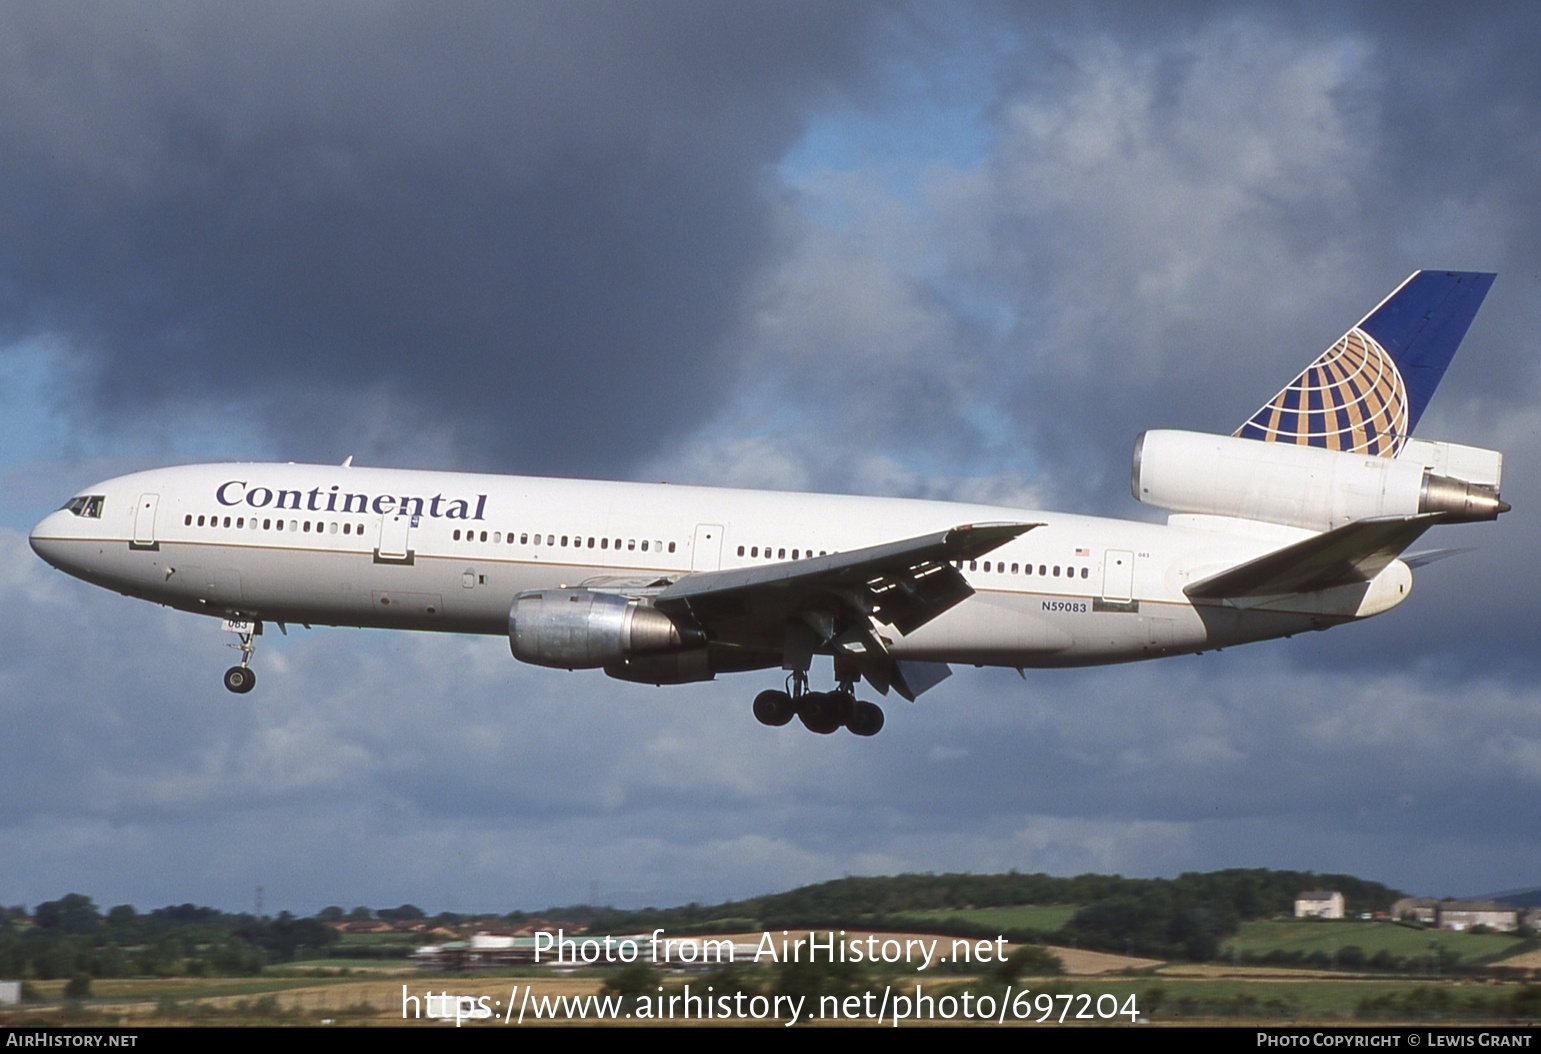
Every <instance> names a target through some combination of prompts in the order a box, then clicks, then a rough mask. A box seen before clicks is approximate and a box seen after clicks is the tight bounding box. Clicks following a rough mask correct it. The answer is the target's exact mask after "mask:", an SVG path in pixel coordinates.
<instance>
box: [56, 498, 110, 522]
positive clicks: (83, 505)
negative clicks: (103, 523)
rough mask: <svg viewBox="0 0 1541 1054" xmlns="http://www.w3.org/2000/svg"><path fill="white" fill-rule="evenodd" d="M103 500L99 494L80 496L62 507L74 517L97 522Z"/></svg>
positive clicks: (100, 514) (100, 516) (99, 517)
mask: <svg viewBox="0 0 1541 1054" xmlns="http://www.w3.org/2000/svg"><path fill="white" fill-rule="evenodd" d="M105 500H106V499H105V498H104V497H103V496H102V495H100V494H81V495H78V496H77V497H73V498H71V499H70V500H69V501H67V502H65V504H64V507H65V508H66V509H68V510H69V511H70V512H72V513H74V514H75V515H76V516H84V517H85V518H86V519H88V520H99V519H101V518H102V502H103V501H105Z"/></svg>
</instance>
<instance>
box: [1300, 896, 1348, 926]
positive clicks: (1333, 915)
mask: <svg viewBox="0 0 1541 1054" xmlns="http://www.w3.org/2000/svg"><path fill="white" fill-rule="evenodd" d="M1343 914H1344V909H1343V894H1342V893H1337V892H1334V891H1333V890H1329V889H1312V890H1307V891H1306V892H1304V893H1302V894H1300V895H1299V896H1297V897H1296V898H1295V917H1296V918H1297V919H1341V918H1342V917H1343Z"/></svg>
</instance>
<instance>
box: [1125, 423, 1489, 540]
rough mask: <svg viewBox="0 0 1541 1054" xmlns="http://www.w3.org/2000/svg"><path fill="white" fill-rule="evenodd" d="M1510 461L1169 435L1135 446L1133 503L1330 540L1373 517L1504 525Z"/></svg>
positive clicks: (1426, 450)
mask: <svg viewBox="0 0 1541 1054" xmlns="http://www.w3.org/2000/svg"><path fill="white" fill-rule="evenodd" d="M1502 473H1503V455H1502V454H1500V453H1499V452H1498V451H1496V450H1483V449H1480V448H1478V447H1467V446H1459V445H1457V444H1454V443H1429V442H1423V441H1420V440H1416V439H1415V440H1409V441H1408V442H1407V444H1406V445H1405V446H1404V447H1403V449H1402V452H1401V454H1400V455H1399V456H1397V457H1395V458H1383V457H1371V456H1366V455H1363V454H1349V453H1343V452H1340V451H1336V450H1324V449H1321V448H1319V447H1309V446H1292V445H1288V444H1285V443H1260V442H1258V441H1256V440H1253V439H1237V438H1234V437H1232V436H1219V435H1207V434H1204V433H1200V432H1178V431H1170V430H1160V431H1150V432H1143V433H1141V434H1140V437H1139V439H1137V440H1135V444H1134V471H1133V474H1132V476H1131V480H1130V482H1131V486H1132V488H1133V490H1134V496H1135V498H1137V499H1138V500H1140V501H1142V502H1145V503H1146V504H1147V505H1156V506H1159V507H1160V508H1163V509H1170V510H1172V511H1173V512H1180V513H1199V514H1206V515H1211V516H1230V517H1235V518H1237V519H1244V520H1261V521H1264V522H1266V523H1282V524H1287V525H1289V526H1292V527H1304V528H1307V529H1309V530H1315V531H1326V530H1331V529H1332V528H1334V527H1340V526H1342V525H1343V524H1345V523H1349V522H1352V521H1354V520H1362V519H1367V518H1369V517H1372V516H1411V515H1415V514H1417V513H1425V512H1440V513H1444V514H1445V520H1446V522H1450V523H1464V522H1471V521H1476V520H1492V519H1496V518H1497V517H1498V515H1499V513H1502V512H1507V511H1508V509H1509V505H1508V503H1507V502H1505V501H1502V500H1500V499H1499V496H1498V488H1499V484H1500V482H1501V476H1502Z"/></svg>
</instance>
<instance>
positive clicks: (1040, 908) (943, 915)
mask: <svg viewBox="0 0 1541 1054" xmlns="http://www.w3.org/2000/svg"><path fill="white" fill-rule="evenodd" d="M1078 910H1079V908H1078V907H1077V906H1076V905H1074V904H1025V905H1021V906H1019V907H1012V908H967V909H964V910H961V911H907V912H904V913H903V914H901V915H899V916H898V917H899V918H903V919H909V920H912V921H914V922H919V923H932V922H952V921H957V922H966V923H968V924H970V925H972V926H983V927H985V928H986V929H991V930H996V931H1004V930H1038V931H1040V932H1042V933H1053V932H1054V931H1055V930H1058V929H1059V928H1060V927H1061V926H1063V925H1064V924H1065V923H1067V922H1069V921H1070V917H1071V916H1072V915H1074V914H1075V913H1076V912H1077V911H1078Z"/></svg>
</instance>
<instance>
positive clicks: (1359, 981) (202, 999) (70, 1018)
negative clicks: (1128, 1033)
mask: <svg viewBox="0 0 1541 1054" xmlns="http://www.w3.org/2000/svg"><path fill="white" fill-rule="evenodd" d="M1206 972H1209V973H1211V974H1213V976H1179V975H1169V974H1166V973H1164V972H1163V971H1162V970H1161V969H1159V968H1158V969H1155V970H1148V971H1141V972H1140V973H1138V974H1135V975H1130V976H1125V977H1104V978H1098V979H1082V978H1063V979H1036V980H1035V979H1031V978H1028V979H1023V980H1022V981H1021V982H1019V984H1018V985H1017V987H1016V988H1015V989H1014V990H1013V996H1014V1003H1013V1005H1014V1006H1015V1008H1016V1010H1017V1011H1018V1012H1019V1013H1020V1012H1024V1011H1025V1012H1026V1014H1027V1016H1029V1017H1032V1018H1034V1019H1036V1018H1038V1017H1040V1016H1043V1015H1045V1014H1047V1016H1048V1018H1049V1019H1051V1020H1052V1019H1054V1018H1055V1017H1056V1016H1057V1015H1058V1014H1060V1013H1062V1012H1065V1010H1066V1008H1067V1007H1068V1008H1069V1017H1071V1018H1074V1016H1075V1014H1076V1012H1077V1011H1078V1010H1079V1011H1085V1010H1087V1009H1090V1008H1095V1007H1098V1006H1101V1007H1103V1008H1104V1010H1105V1011H1111V1010H1112V1009H1113V1008H1114V1007H1115V1006H1116V1007H1118V1008H1119V1009H1120V1010H1127V1009H1130V1008H1137V1009H1138V1011H1139V1014H1140V1015H1141V1017H1142V1018H1145V1019H1148V1020H1150V1021H1152V1022H1154V1023H1157V1024H1159V1023H1161V1022H1192V1021H1215V1022H1222V1023H1224V1022H1229V1023H1241V1022H1252V1023H1272V1024H1287V1023H1313V1024H1320V1023H1340V1024H1354V1023H1366V1024H1367V1023H1370V1022H1377V1023H1383V1022H1387V1021H1401V1022H1411V1021H1430V1020H1437V1021H1448V1022H1462V1021H1465V1022H1471V1021H1483V1022H1515V1021H1527V1020H1528V1021H1534V1020H1535V1019H1536V1018H1537V1017H1538V1016H1541V988H1537V987H1536V986H1534V985H1530V986H1526V985H1520V984H1514V983H1509V984H1491V983H1477V982H1470V981H1466V982H1458V981H1451V980H1390V979H1383V978H1373V979H1372V978H1352V977H1342V976H1325V975H1322V974H1320V973H1312V972H1309V971H1281V970H1269V971H1263V970H1248V969H1246V968H1239V969H1235V970H1232V971H1230V972H1228V973H1227V972H1221V968H1218V967H1208V968H1206ZM740 979H741V981H742V982H743V983H745V984H747V985H749V986H751V987H753V988H758V989H760V990H768V989H769V985H770V984H771V982H772V980H773V978H772V975H771V972H770V969H769V968H768V967H748V968H743V969H742V970H741V973H740ZM603 982H604V978H603V977H601V976H574V975H564V974H560V973H554V972H550V971H533V970H523V971H509V972H507V973H478V974H475V975H471V976H465V975H447V974H442V973H435V974H415V975H411V976H395V977H390V978H385V977H379V976H376V977H372V978H370V977H358V976H348V977H333V978H314V977H262V978H251V979H244V980H235V979H214V980H196V979H188V978H180V979H171V980H153V981H152V980H145V981H115V982H105V981H104V982H100V983H99V984H98V985H97V986H96V990H95V994H94V995H93V998H91V999H89V1000H86V1001H84V1002H82V1003H79V1004H74V1005H72V1006H71V1007H70V1008H68V1009H65V1008H63V1007H62V1005H61V1004H59V1003H54V1004H53V1005H52V1006H47V1005H43V1006H34V1007H31V1008H28V1009H25V1010H22V1011H19V1012H16V1013H12V1014H6V1015H4V1016H0V1025H8V1026H12V1027H16V1026H24V1025H26V1024H36V1023H42V1022H51V1023H78V1024H114V1025H121V1026H126V1027H134V1026H158V1025H177V1024H194V1025H242V1024H295V1025H316V1024H323V1023H328V1024H341V1025H373V1026H391V1025H397V1026H399V1025H403V1024H406V1025H414V1026H420V1027H446V1025H445V1023H444V1022H438V1021H429V1020H426V1019H425V1018H416V1019H413V1020H404V1018H403V998H402V997H403V986H404V985H405V986H406V990H407V992H406V994H408V995H412V996H416V997H418V1001H417V1002H416V1003H414V1004H412V1005H413V1006H414V1009H416V1010H420V1009H421V1007H422V1003H421V997H422V996H424V995H426V994H427V993H429V992H435V993H437V992H451V993H454V994H456V995H462V996H470V997H472V998H478V999H484V1000H485V1001H486V1005H487V1006H488V1007H491V1008H494V1009H495V1010H496V1012H497V1013H498V1014H501V1012H502V1009H501V1008H504V1007H506V1006H508V1005H509V1003H510V1001H514V1002H517V1001H518V1000H519V999H520V998H522V997H523V996H524V995H525V994H526V993H528V994H529V995H531V996H532V997H562V996H566V997H583V996H592V995H595V994H597V993H599V991H600V988H601V985H602V984H603ZM707 983H709V982H708V981H707V980H706V979H704V978H703V977H702V976H700V975H695V976H686V977H680V976H673V977H668V978H666V979H665V980H664V981H663V982H662V984H663V986H664V995H665V996H667V995H669V994H677V993H681V992H682V991H683V988H684V986H685V985H687V984H689V985H692V986H693V991H695V992H696V993H698V994H699V993H700V992H702V991H703V988H704V985H705V984H707ZM867 983H868V984H869V986H871V987H872V988H874V989H876V990H879V991H881V990H882V988H883V987H884V986H885V985H889V984H891V985H892V986H893V991H894V992H895V993H904V994H906V995H909V996H913V995H914V992H915V985H916V984H919V985H922V986H924V991H925V992H926V993H927V994H928V995H930V996H932V997H933V998H936V999H941V998H943V997H944V996H947V995H952V996H954V997H958V998H961V996H962V993H963V992H964V991H969V992H970V993H972V994H973V996H974V998H976V999H977V998H978V997H979V996H980V995H987V994H988V995H993V996H994V997H995V998H996V999H1000V998H1001V997H1002V996H1003V995H1004V992H1003V990H1002V989H1000V988H998V987H995V988H992V987H990V986H989V985H988V984H987V983H985V982H980V981H971V980H968V979H963V978H957V977H929V976H922V975H919V974H916V973H914V972H908V973H899V974H889V975H886V976H884V975H875V976H872V977H869V979H868V982H867ZM36 987H37V989H38V990H39V991H38V994H39V995H41V996H43V997H45V998H49V999H51V1000H57V999H59V998H60V997H61V996H62V984H58V983H53V982H47V983H42V984H39V985H37V986H36ZM649 991H650V992H656V989H653V988H651V987H650V988H649ZM1083 996H1084V997H1085V998H1084V999H1083V998H1082V997H1083ZM1098 997H1103V999H1102V1001H1101V1002H1100V1003H1099V1002H1098ZM807 1005H808V1006H809V1007H814V1006H816V1005H818V1001H817V999H811V1000H810V1002H809V1003H808V1004H807ZM1103 1017H1104V1018H1105V1020H1103V1021H1101V1022H1100V1023H1106V1024H1115V1025H1116V1024H1122V1025H1128V1024H1130V1023H1131V1022H1130V1020H1129V1018H1128V1016H1127V1014H1126V1013H1107V1012H1105V1013H1104V1015H1103ZM572 1023H579V1020H577V1019H575V1020H573V1022H572ZM591 1023H592V1021H591ZM675 1023H676V1024H678V1023H682V1022H681V1021H678V1020H677V1021H676V1022H675ZM717 1023H722V1022H721V1021H718V1022H717ZM1083 1023H1084V1022H1083ZM1092 1023H1099V1022H1098V1020H1097V1019H1096V1017H1095V1015H1093V1017H1092ZM501 1024H502V1023H501V1021H492V1022H471V1021H466V1022H465V1025H466V1026H467V1027H477V1026H478V1025H480V1026H481V1027H487V1026H488V1025H497V1026H498V1027H501ZM890 1024H891V1022H890Z"/></svg>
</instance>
